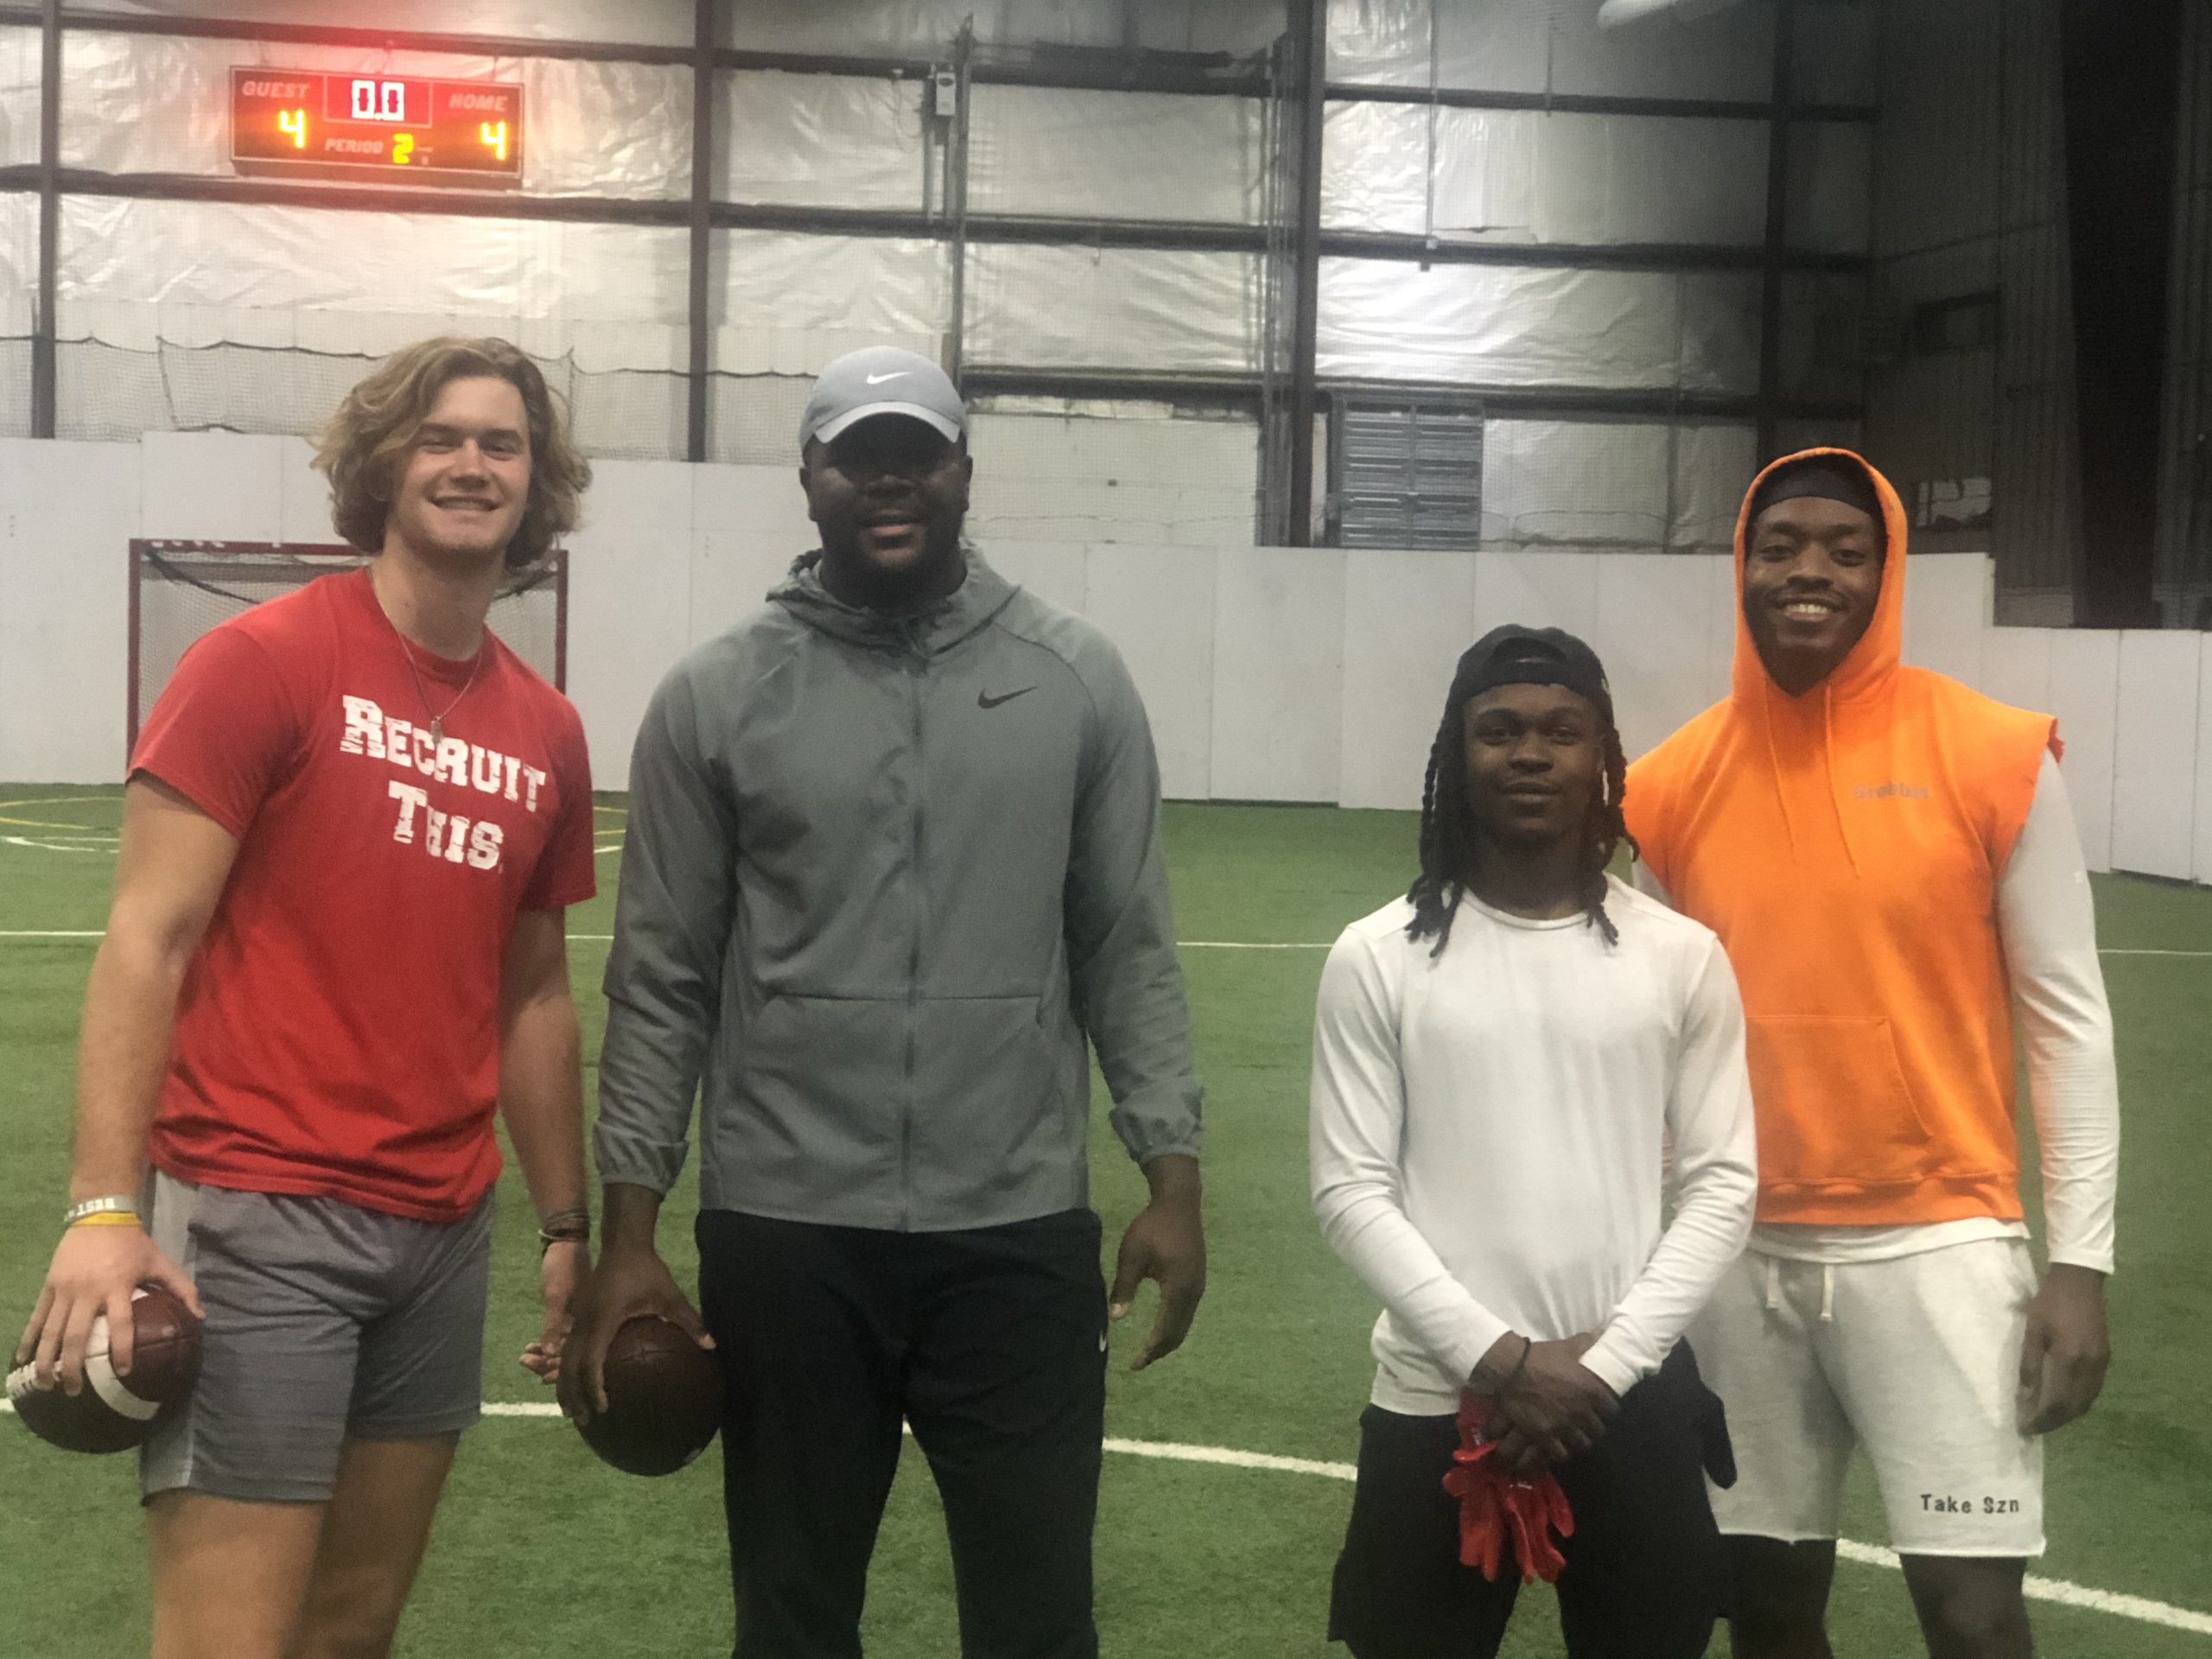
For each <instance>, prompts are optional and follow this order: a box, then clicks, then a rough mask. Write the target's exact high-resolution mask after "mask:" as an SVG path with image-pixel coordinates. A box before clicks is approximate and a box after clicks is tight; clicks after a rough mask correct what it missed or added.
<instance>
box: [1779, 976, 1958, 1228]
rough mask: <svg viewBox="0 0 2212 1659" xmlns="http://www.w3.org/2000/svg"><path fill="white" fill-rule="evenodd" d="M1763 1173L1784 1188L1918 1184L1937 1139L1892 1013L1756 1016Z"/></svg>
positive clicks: (1932, 1157)
mask: <svg viewBox="0 0 2212 1659" xmlns="http://www.w3.org/2000/svg"><path fill="white" fill-rule="evenodd" d="M1745 1058H1746V1059H1747V1060H1748V1061H1749V1062H1750V1066H1751V1102H1752V1104H1753V1106H1754V1107H1755V1108H1756V1110H1757V1116H1758V1143H1759V1181H1760V1185H1762V1186H1764V1187H1766V1188H1768V1189H1769V1190H1770V1191H1775V1192H1804V1191H1823V1190H1831V1189H1834V1190H1853V1191H1855V1190H1862V1189H1867V1188H1880V1187H1903V1186H1915V1185H1918V1184H1919V1183H1920V1182H1921V1181H1923V1180H1924V1179H1926V1178H1927V1176H1928V1173H1929V1170H1930V1169H1931V1168H1932V1167H1933V1166H1934V1160H1935V1146H1934V1141H1933V1137H1932V1136H1930V1135H1929V1132H1928V1125H1927V1124H1926V1122H1923V1119H1922V1117H1921V1116H1920V1108H1919V1105H1918V1103H1916V1102H1915V1100H1914V1099H1913V1097H1912V1089H1911V1086H1910V1084H1907V1083H1906V1082H1905V1077H1904V1067H1903V1066H1902V1065H1900V1064H1899V1062H1898V1058H1897V1038H1896V1036H1895V1034H1894V1033H1892V1032H1891V1029H1890V1022H1889V1021H1888V1020H1883V1019H1866V1018H1860V1017H1856V1016H1848V1015H1841V1014H1832V1015H1824V1014H1792V1015H1783V1016H1771V1017H1764V1018H1753V1019H1751V1020H1749V1021H1748V1022H1747V1029H1746V1033H1745Z"/></svg>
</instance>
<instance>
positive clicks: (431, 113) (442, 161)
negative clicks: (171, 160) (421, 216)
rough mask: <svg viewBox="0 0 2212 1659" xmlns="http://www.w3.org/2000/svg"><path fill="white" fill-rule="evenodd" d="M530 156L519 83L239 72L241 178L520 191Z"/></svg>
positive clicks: (235, 116)
mask: <svg viewBox="0 0 2212 1659" xmlns="http://www.w3.org/2000/svg"><path fill="white" fill-rule="evenodd" d="M522 152H523V105H522V88H521V86H518V85H516V84H514V83H512V82H508V81H487V80H427V79H422V78H420V77H416V76H410V75H382V74H333V73H325V72H323V71H321V70H312V69H266V68H261V67H254V68H251V69H233V70H232V71H231V161H232V164H233V165H234V166H236V167H237V168H238V170H239V171H240V172H241V173H259V174H264V175H267V174H279V175H282V174H292V175H307V176H309V177H319V178H345V179H356V180H362V179H369V178H376V179H379V180H382V181H386V182H389V183H393V184H442V185H461V186H464V187H467V188H474V189H486V188H489V189H499V188H508V189H512V188H515V187H517V186H518V185H520V184H521V182H522Z"/></svg>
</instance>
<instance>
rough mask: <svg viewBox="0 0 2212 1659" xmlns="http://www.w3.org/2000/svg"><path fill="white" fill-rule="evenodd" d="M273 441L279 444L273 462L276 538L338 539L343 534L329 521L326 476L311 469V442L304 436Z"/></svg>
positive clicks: (313, 540)
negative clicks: (280, 450)
mask: <svg viewBox="0 0 2212 1659" xmlns="http://www.w3.org/2000/svg"><path fill="white" fill-rule="evenodd" d="M277 442H278V443H279V444H281V445H282V446H283V458H282V460H281V461H279V462H278V463H277V498H278V499H277V540H279V541H283V542H308V543H327V544H331V545H336V544H338V543H342V542H343V540H344V539H345V538H344V537H341V536H340V535H339V533H338V528H337V526H336V525H334V524H332V523H331V522H330V480H328V479H327V478H325V477H324V476H323V475H322V474H321V473H319V472H317V471H315V445H314V444H312V443H310V442H308V440H307V439H305V438H289V437H280V438H278V439H277Z"/></svg>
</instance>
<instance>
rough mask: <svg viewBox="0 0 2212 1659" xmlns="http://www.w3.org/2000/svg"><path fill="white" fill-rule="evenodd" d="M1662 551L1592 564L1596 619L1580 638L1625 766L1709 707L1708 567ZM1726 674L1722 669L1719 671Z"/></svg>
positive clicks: (1722, 648)
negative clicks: (1596, 669) (1608, 697)
mask: <svg viewBox="0 0 2212 1659" xmlns="http://www.w3.org/2000/svg"><path fill="white" fill-rule="evenodd" d="M1715 563H1718V561H1715V560H1712V559H1704V558H1685V557H1682V556H1679V555H1675V554H1665V553H1607V554H1603V555H1601V556H1599V558H1598V559H1597V560H1596V564H1597V567H1598V569H1597V578H1598V580H1597V607H1596V610H1597V614H1596V618H1595V621H1594V624H1593V626H1592V628H1591V630H1590V632H1588V633H1587V634H1586V635H1584V636H1583V637H1584V638H1585V639H1586V640H1587V641H1588V643H1589V645H1590V646H1591V648H1592V650H1594V651H1595V652H1597V653H1598V656H1599V660H1600V661H1602V662H1603V663H1604V664H1605V677H1606V679H1607V680H1608V681H1609V682H1610V683H1611V685H1612V688H1613V713H1614V716H1615V718H1616V719H1617V720H1618V721H1619V723H1620V728H1621V747H1622V748H1623V749H1624V750H1625V751H1626V752H1627V754H1628V757H1629V759H1630V760H1635V759H1636V758H1637V756H1638V755H1640V754H1642V753H1643V752H1644V751H1645V750H1647V749H1649V748H1652V747H1656V745H1657V744H1658V743H1659V742H1660V741H1661V740H1662V739H1663V738H1665V737H1668V736H1669V735H1670V734H1672V733H1673V732H1674V730H1675V728H1677V727H1678V726H1680V725H1681V724H1682V722H1683V721H1686V720H1688V719H1689V718H1690V716H1691V715H1694V714H1696V713H1698V712H1699V710H1700V709H1704V708H1705V707H1706V706H1707V704H1709V703H1711V702H1713V699H1714V697H1715V696H1716V695H1717V693H1716V691H1715V690H1714V685H1713V679H1714V672H1713V670H1714V664H1715V660H1716V658H1719V660H1720V661H1722V662H1725V661H1726V651H1727V641H1726V639H1725V638H1723V639H1720V640H1719V641H1718V642H1716V639H1715V638H1714V636H1715V634H1716V633H1718V632H1719V627H1718V626H1717V624H1718V621H1719V619H1716V618H1715V616H1714V615H1713V602H1712V601H1713V565H1714V564H1715ZM1724 673H1725V671H1724Z"/></svg>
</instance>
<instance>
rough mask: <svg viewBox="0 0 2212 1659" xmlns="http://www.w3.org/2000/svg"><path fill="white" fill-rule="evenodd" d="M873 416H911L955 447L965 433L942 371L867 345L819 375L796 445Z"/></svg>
mask: <svg viewBox="0 0 2212 1659" xmlns="http://www.w3.org/2000/svg"><path fill="white" fill-rule="evenodd" d="M873 415H906V416H912V417H913V418H914V419H915V420H918V421H923V422H926V423H928V424H930V425H931V426H933V427H935V428H936V429H938V431H940V432H942V433H944V435H945V437H946V438H947V439H949V440H950V441H951V442H955V443H957V442H959V441H960V440H961V439H962V438H963V437H964V436H965V435H967V431H968V411H967V410H966V409H965V408H963V406H962V404H961V402H960V393H959V392H958V391H956V390H955V389H954V387H953V384H952V379H951V377H950V376H949V375H948V374H946V373H945V372H944V370H943V369H941V368H939V367H938V365H936V364H934V363H932V362H931V361H930V360H929V359H927V358H926V357H919V356H917V355H916V354H915V353H912V352H902V351H900V350H899V348H898V347H897V346H863V347H862V348H861V350H859V351H857V352H847V353H845V354H844V356H842V357H841V358H839V359H836V361H835V362H834V363H832V364H830V365H829V367H828V368H826V369H824V370H823V371H822V378H820V379H818V380H817V381H816V382H815V383H814V395H813V396H812V397H809V398H808V399H807V400H806V413H805V414H804V416H801V417H800V420H799V423H798V447H799V448H802V449H804V448H806V446H807V445H808V444H809V443H810V442H813V441H814V440H815V439H817V438H819V439H821V440H822V442H824V443H827V442H829V440H830V439H832V438H834V437H836V435H838V434H839V433H840V432H842V431H843V430H844V429H846V428H847V427H849V426H851V425H854V424H855V423H858V422H861V421H864V420H867V419H868V417H869V416H873Z"/></svg>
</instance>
